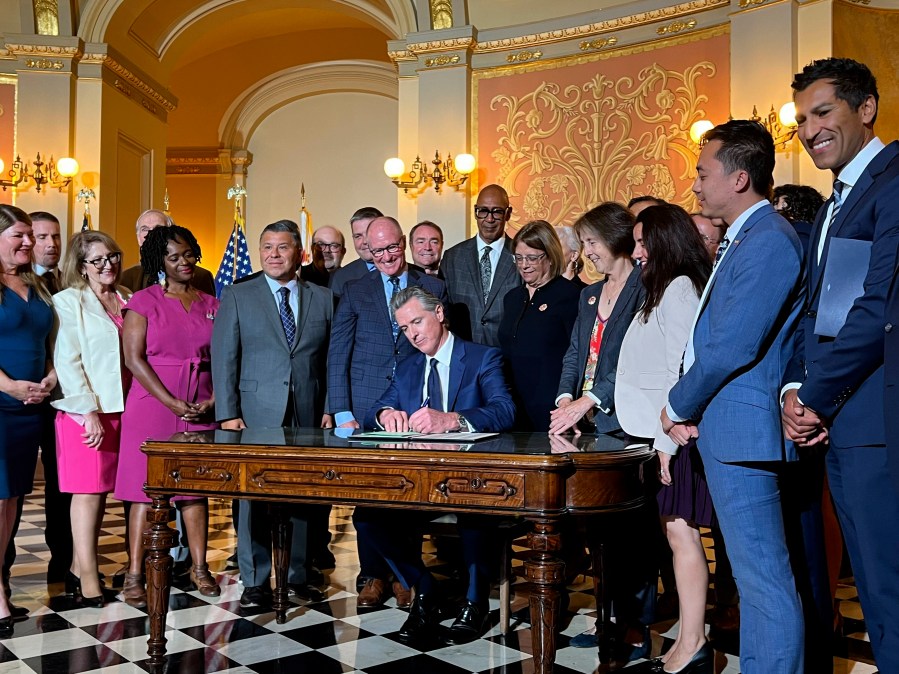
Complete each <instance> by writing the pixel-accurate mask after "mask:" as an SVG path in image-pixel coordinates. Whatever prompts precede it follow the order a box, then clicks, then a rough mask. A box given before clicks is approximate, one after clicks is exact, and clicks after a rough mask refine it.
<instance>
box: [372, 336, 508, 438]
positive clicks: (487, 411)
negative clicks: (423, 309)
mask: <svg viewBox="0 0 899 674" xmlns="http://www.w3.org/2000/svg"><path fill="white" fill-rule="evenodd" d="M425 363H426V358H425V355H424V354H423V353H421V352H420V351H418V352H417V353H415V355H412V356H410V357H408V358H406V359H405V360H404V361H403V362H402V363H400V364H399V365H397V368H396V376H395V377H394V378H393V381H391V382H390V388H388V389H387V391H385V392H384V395H382V396H381V397H380V398H379V399H378V400H377V401H376V402H375V403H374V405H372V407H371V409H370V410H369V411H368V414H367V415H366V417H365V427H366V428H377V426H378V424H377V420H376V418H375V417H376V416H377V413H378V412H379V411H380V410H382V409H384V408H385V407H391V408H393V409H396V410H403V411H404V412H406V413H407V414H412V413H413V412H415V411H416V410H417V409H418V408H419V407H420V406H421V394H422V390H423V389H424V385H425ZM447 406H448V407H449V409H448V410H447V411H448V412H458V413H459V414H461V415H462V416H463V417H465V418H466V419H467V420H468V421H469V423H471V425H472V426H473V427H474V428H475V429H476V430H477V431H479V432H485V433H489V432H497V431H507V430H509V429H511V428H512V424H513V422H514V420H515V404H514V403H513V402H512V395H511V394H510V393H509V387H508V386H507V385H506V380H505V378H504V377H503V359H502V355H501V354H500V352H499V349H495V348H492V347H489V346H482V345H480V344H474V343H473V342H467V341H465V340H464V339H461V338H459V337H456V338H455V341H454V342H453V355H452V359H451V360H450V381H449V388H448V389H447Z"/></svg>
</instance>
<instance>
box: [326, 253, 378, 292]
mask: <svg viewBox="0 0 899 674" xmlns="http://www.w3.org/2000/svg"><path fill="white" fill-rule="evenodd" d="M368 273H369V270H368V265H367V264H366V263H365V260H363V259H362V258H357V259H355V260H353V261H352V262H350V263H349V264H348V265H345V266H343V267H341V268H340V269H338V270H337V271H335V272H334V274H332V276H331V292H332V293H334V297H340V296H341V295H343V287H344V286H345V285H346V284H347V283H349V282H350V281H355V280H356V279H357V278H362V277H363V276H365V275H366V274H368Z"/></svg>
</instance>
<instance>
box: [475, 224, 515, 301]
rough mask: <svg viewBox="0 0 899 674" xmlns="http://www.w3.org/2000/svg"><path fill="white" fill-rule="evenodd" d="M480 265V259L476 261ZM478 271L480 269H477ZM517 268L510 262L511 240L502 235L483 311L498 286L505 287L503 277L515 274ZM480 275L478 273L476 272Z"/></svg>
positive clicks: (495, 294) (496, 292)
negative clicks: (501, 243) (501, 246)
mask: <svg viewBox="0 0 899 674" xmlns="http://www.w3.org/2000/svg"><path fill="white" fill-rule="evenodd" d="M507 253H508V255H507ZM478 264H479V265H480V261H478ZM479 272H480V270H479ZM517 273H518V270H516V269H515V266H514V265H513V264H512V240H511V239H510V238H509V237H508V236H504V237H503V249H502V251H501V252H500V254H499V262H497V263H496V270H495V271H494V272H493V283H491V284H490V294H489V295H488V296H487V302H486V306H485V311H486V310H487V309H489V308H490V305H491V304H493V302H494V301H495V300H496V298H497V297H498V296H499V292H500V288H505V287H506V286H505V283H504V281H505V279H506V277H507V276H508V275H509V274H517ZM478 275H479V276H480V273H479V274H478Z"/></svg>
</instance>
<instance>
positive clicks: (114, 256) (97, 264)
mask: <svg viewBox="0 0 899 674" xmlns="http://www.w3.org/2000/svg"><path fill="white" fill-rule="evenodd" d="M121 261H122V254H121V253H110V254H109V255H107V256H106V257H98V258H94V259H93V260H85V262H87V263H88V264H92V265H94V269H98V270H101V271H102V270H103V268H104V267H105V266H106V263H107V262H108V263H109V266H110V267H115V266H116V265H117V264H118V263H119V262H121Z"/></svg>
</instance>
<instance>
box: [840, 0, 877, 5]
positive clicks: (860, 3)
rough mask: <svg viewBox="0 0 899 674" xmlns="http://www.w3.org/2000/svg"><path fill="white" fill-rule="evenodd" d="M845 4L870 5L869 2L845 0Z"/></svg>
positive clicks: (865, 0) (866, 0)
mask: <svg viewBox="0 0 899 674" xmlns="http://www.w3.org/2000/svg"><path fill="white" fill-rule="evenodd" d="M846 2H851V3H852V4H854V5H870V4H871V0H846Z"/></svg>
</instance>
